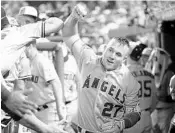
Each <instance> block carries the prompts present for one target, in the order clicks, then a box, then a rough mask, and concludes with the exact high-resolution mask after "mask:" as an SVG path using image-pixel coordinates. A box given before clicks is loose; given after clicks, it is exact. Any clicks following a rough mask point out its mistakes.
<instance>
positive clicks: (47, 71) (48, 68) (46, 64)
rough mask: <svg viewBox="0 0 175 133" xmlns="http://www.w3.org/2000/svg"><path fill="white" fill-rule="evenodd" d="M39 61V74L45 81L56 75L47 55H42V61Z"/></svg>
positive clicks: (54, 77)
mask: <svg viewBox="0 0 175 133" xmlns="http://www.w3.org/2000/svg"><path fill="white" fill-rule="evenodd" d="M39 63H40V64H39V67H40V68H39V69H40V72H41V75H42V77H43V78H44V80H45V81H46V82H49V81H52V80H54V79H56V78H57V77H58V75H57V73H56V70H55V68H54V66H53V64H52V62H51V61H50V60H49V59H48V58H47V57H43V58H42V61H40V62H39Z"/></svg>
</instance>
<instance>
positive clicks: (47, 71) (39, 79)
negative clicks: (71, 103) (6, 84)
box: [27, 53, 58, 123]
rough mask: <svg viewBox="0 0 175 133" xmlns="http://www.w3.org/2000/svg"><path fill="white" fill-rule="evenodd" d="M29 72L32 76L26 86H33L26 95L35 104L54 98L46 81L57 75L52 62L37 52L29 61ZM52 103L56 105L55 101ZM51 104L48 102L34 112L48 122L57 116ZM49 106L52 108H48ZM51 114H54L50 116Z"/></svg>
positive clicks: (41, 103)
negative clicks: (30, 91) (41, 108)
mask: <svg viewBox="0 0 175 133" xmlns="http://www.w3.org/2000/svg"><path fill="white" fill-rule="evenodd" d="M31 73H32V77H31V79H30V81H29V82H28V83H27V86H28V87H30V88H33V92H32V93H31V94H30V95H29V96H28V97H29V99H30V100H31V101H33V102H34V103H36V104H37V105H43V104H45V103H46V102H49V101H52V100H54V99H55V98H54V94H53V90H52V86H51V84H49V83H48V82H49V81H52V80H54V79H56V78H58V77H57V73H56V71H55V68H54V66H53V64H52V62H51V61H50V60H49V59H48V58H46V57H45V56H44V55H42V54H40V53H38V54H37V55H36V56H35V58H34V59H33V60H32V61H31ZM53 104H55V107H56V103H55V102H54V103H53ZM53 104H49V108H48V109H45V110H43V111H41V112H38V113H36V116H37V117H38V118H39V119H40V120H41V121H43V122H45V123H49V122H50V121H51V120H50V119H53V117H55V119H56V117H58V116H57V114H55V110H54V109H53V108H52V106H54V105H53ZM51 108H52V110H50V109H51ZM49 114H50V115H49ZM51 115H54V116H53V117H52V116H51Z"/></svg>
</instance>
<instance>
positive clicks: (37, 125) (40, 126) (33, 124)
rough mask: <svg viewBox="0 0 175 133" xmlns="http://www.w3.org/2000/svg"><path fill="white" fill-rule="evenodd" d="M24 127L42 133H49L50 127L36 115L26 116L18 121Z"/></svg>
mask: <svg viewBox="0 0 175 133" xmlns="http://www.w3.org/2000/svg"><path fill="white" fill-rule="evenodd" d="M18 122H19V123H20V124H22V125H23V126H26V127H28V128H30V129H33V130H35V131H37V132H40V133H47V132H48V125H46V124H45V123H43V122H42V121H40V120H39V119H38V118H37V117H36V116H35V115H34V114H30V115H29V114H25V115H24V116H23V117H22V119H20V120H19V121H18Z"/></svg>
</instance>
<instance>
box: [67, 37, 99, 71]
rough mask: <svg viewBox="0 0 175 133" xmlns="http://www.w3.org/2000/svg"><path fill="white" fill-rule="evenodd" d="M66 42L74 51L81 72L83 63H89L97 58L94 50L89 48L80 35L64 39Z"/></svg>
mask: <svg viewBox="0 0 175 133" xmlns="http://www.w3.org/2000/svg"><path fill="white" fill-rule="evenodd" d="M64 42H65V43H66V45H67V46H68V47H69V48H70V50H71V51H72V54H73V56H74V57H75V59H76V61H77V64H78V66H79V69H80V71H81V67H82V64H83V63H87V62H88V61H89V60H90V59H91V58H93V57H94V56H96V55H95V52H94V51H93V49H92V48H90V47H89V46H87V45H86V44H85V43H84V42H83V41H82V40H81V39H80V37H79V35H78V34H76V35H73V36H71V37H64Z"/></svg>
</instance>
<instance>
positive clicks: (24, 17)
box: [17, 6, 38, 26]
mask: <svg viewBox="0 0 175 133" xmlns="http://www.w3.org/2000/svg"><path fill="white" fill-rule="evenodd" d="M37 20H38V12H37V10H36V9H35V8H34V7H32V6H23V7H21V8H20V10H19V13H18V16H17V22H18V24H19V25H20V26H22V25H26V24H31V23H35V22H36V21H37Z"/></svg>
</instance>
